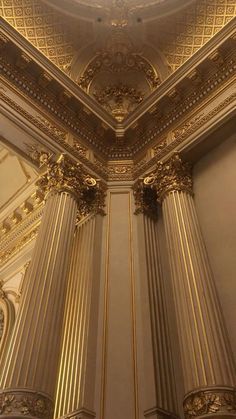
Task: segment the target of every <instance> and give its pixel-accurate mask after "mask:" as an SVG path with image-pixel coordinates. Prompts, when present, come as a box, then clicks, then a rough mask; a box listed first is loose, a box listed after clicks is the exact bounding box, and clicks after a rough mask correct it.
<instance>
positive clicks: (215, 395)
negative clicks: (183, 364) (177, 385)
mask: <svg viewBox="0 0 236 419" xmlns="http://www.w3.org/2000/svg"><path fill="white" fill-rule="evenodd" d="M184 413H185V417H186V419H192V418H194V417H196V416H203V415H212V414H214V413H215V414H218V415H220V416H221V415H227V414H231V415H232V413H233V414H235V413H236V392H235V389H233V388H228V387H225V388H224V387H222V388H217V387H215V388H206V389H203V390H199V391H196V392H192V393H190V394H189V395H187V396H186V397H185V400H184Z"/></svg>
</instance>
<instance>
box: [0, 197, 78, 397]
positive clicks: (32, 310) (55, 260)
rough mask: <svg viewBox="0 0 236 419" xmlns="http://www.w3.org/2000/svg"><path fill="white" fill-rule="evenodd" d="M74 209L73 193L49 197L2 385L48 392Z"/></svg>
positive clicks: (52, 382) (50, 390) (55, 355)
mask: <svg viewBox="0 0 236 419" xmlns="http://www.w3.org/2000/svg"><path fill="white" fill-rule="evenodd" d="M76 210H77V205H76V201H75V199H74V197H72V196H71V195H69V194H67V193H65V192H63V193H60V194H59V193H53V194H51V195H50V196H49V197H48V200H47V203H46V206H45V211H44V214H43V218H42V222H41V228H40V232H39V236H38V238H37V241H36V246H35V249H34V253H33V257H32V263H31V264H30V267H29V272H28V278H29V280H28V283H27V286H26V289H25V291H24V294H23V296H22V302H21V305H20V308H19V313H18V316H17V319H16V324H15V328H14V331H13V335H12V339H11V343H10V346H9V350H8V353H7V356H6V362H5V364H4V368H3V371H2V377H1V387H3V388H4V387H11V388H31V389H36V390H37V389H38V390H40V391H43V392H45V393H48V394H49V395H51V396H53V392H54V387H55V374H56V370H57V362H58V356H59V350H60V336H61V327H60V325H61V321H62V315H63V306H64V295H65V286H66V272H67V268H68V262H69V254H70V251H71V244H72V238H73V230H74V225H75V218H76ZM23 336H24V339H23ZM49 348H50V351H49ZM16 364H17V368H16ZM52 364H54V368H52ZM48 371H50V374H49V373H47V372H48ZM53 371H54V372H53Z"/></svg>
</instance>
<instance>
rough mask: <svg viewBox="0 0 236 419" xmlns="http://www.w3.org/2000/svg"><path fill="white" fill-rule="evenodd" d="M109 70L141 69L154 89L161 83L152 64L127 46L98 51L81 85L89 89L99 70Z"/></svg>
mask: <svg viewBox="0 0 236 419" xmlns="http://www.w3.org/2000/svg"><path fill="white" fill-rule="evenodd" d="M107 70H108V71H110V72H112V73H123V72H130V71H131V70H135V71H140V72H141V73H143V74H144V76H145V78H146V79H147V81H148V82H149V84H150V86H151V87H152V88H153V89H154V88H156V87H157V86H158V85H159V84H160V83H161V81H160V79H159V77H158V75H157V73H156V72H155V70H154V69H153V67H152V66H151V64H150V63H149V62H148V61H147V60H146V59H145V58H144V57H142V55H140V54H137V53H133V52H130V51H129V50H127V48H126V49H124V50H123V51H121V50H119V51H109V50H105V51H101V52H100V53H98V54H97V56H96V58H95V59H94V60H93V61H92V62H91V63H90V64H89V66H88V67H87V68H86V70H85V72H84V74H83V76H82V77H80V79H79V81H78V84H79V86H80V87H82V88H83V89H85V90H86V89H88V87H89V85H90V83H91V82H92V80H93V79H94V77H95V76H96V75H97V74H98V73H99V72H102V71H107Z"/></svg>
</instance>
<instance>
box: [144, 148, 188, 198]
mask: <svg viewBox="0 0 236 419" xmlns="http://www.w3.org/2000/svg"><path fill="white" fill-rule="evenodd" d="M144 184H149V185H151V187H152V188H153V187H154V188H155V189H156V193H157V199H158V201H159V202H162V200H163V199H164V197H165V196H166V195H167V194H168V193H170V192H175V191H179V192H181V191H182V192H187V193H190V194H192V177H191V166H190V165H189V164H188V163H186V162H183V160H182V159H181V158H180V156H179V155H178V154H177V153H175V154H174V155H173V156H172V157H171V158H170V159H169V160H168V161H167V162H164V163H163V162H160V161H159V162H158V163H157V166H156V170H155V171H154V173H152V174H151V175H149V176H147V177H146V178H145V179H144Z"/></svg>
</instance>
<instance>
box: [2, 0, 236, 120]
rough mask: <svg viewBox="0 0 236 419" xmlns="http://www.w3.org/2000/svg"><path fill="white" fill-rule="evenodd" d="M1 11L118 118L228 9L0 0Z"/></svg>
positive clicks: (135, 1) (135, 0)
mask: <svg viewBox="0 0 236 419" xmlns="http://www.w3.org/2000/svg"><path fill="white" fill-rule="evenodd" d="M1 4H2V5H1V6H0V10H1V14H2V16H3V17H4V19H6V20H7V22H8V23H9V24H10V25H12V26H13V27H14V28H15V29H16V30H17V31H18V32H19V33H20V34H21V35H22V36H23V37H25V38H26V39H27V40H28V41H29V42H30V43H31V44H32V45H33V46H34V47H35V48H37V49H38V50H39V51H40V52H41V53H42V54H44V55H45V56H46V57H47V58H48V59H49V60H50V61H51V62H53V63H54V64H55V65H56V66H57V67H59V69H60V70H62V71H63V72H64V73H66V74H67V76H68V77H69V78H70V79H72V80H73V81H74V82H75V83H76V85H77V86H79V87H80V88H81V89H82V90H83V91H84V92H85V93H86V94H88V95H89V96H90V97H91V98H92V99H93V100H94V101H95V102H97V104H98V105H99V106H100V107H103V108H104V109H105V110H106V111H107V112H108V113H110V114H111V115H112V117H113V118H114V119H115V120H116V121H117V122H118V123H122V122H123V121H124V120H125V119H126V118H127V116H128V115H129V114H130V113H132V112H133V111H134V110H135V109H136V108H138V107H139V105H140V104H141V103H142V102H143V101H144V100H145V98H147V97H148V96H150V95H151V94H152V93H153V92H154V91H157V90H158V88H159V87H160V85H161V84H162V82H163V81H164V80H165V79H167V78H168V77H169V75H170V74H172V73H173V72H175V71H176V70H177V69H178V68H179V67H180V66H181V65H182V64H183V63H184V62H186V60H188V59H189V58H190V57H191V56H192V55H193V54H194V53H196V52H197V51H198V50H199V49H200V48H201V47H202V46H203V45H204V44H206V43H207V42H208V41H209V40H210V39H211V38H212V37H213V36H214V35H215V34H216V33H217V32H219V31H220V30H221V29H222V28H223V27H224V26H225V25H226V24H227V23H228V22H229V21H230V20H231V19H232V18H233V17H234V16H235V14H236V6H235V2H234V1H233V0H191V1H185V2H184V1H182V0H179V1H178V0H152V1H151V0H150V1H145V2H144V1H141V0H129V1H127V0H126V1H125V0H113V1H112V0H97V1H94V2H91V1H89V0H66V1H65V0H57V1H56V0H50V1H49V0H48V1H42V0H2V3H1Z"/></svg>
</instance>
